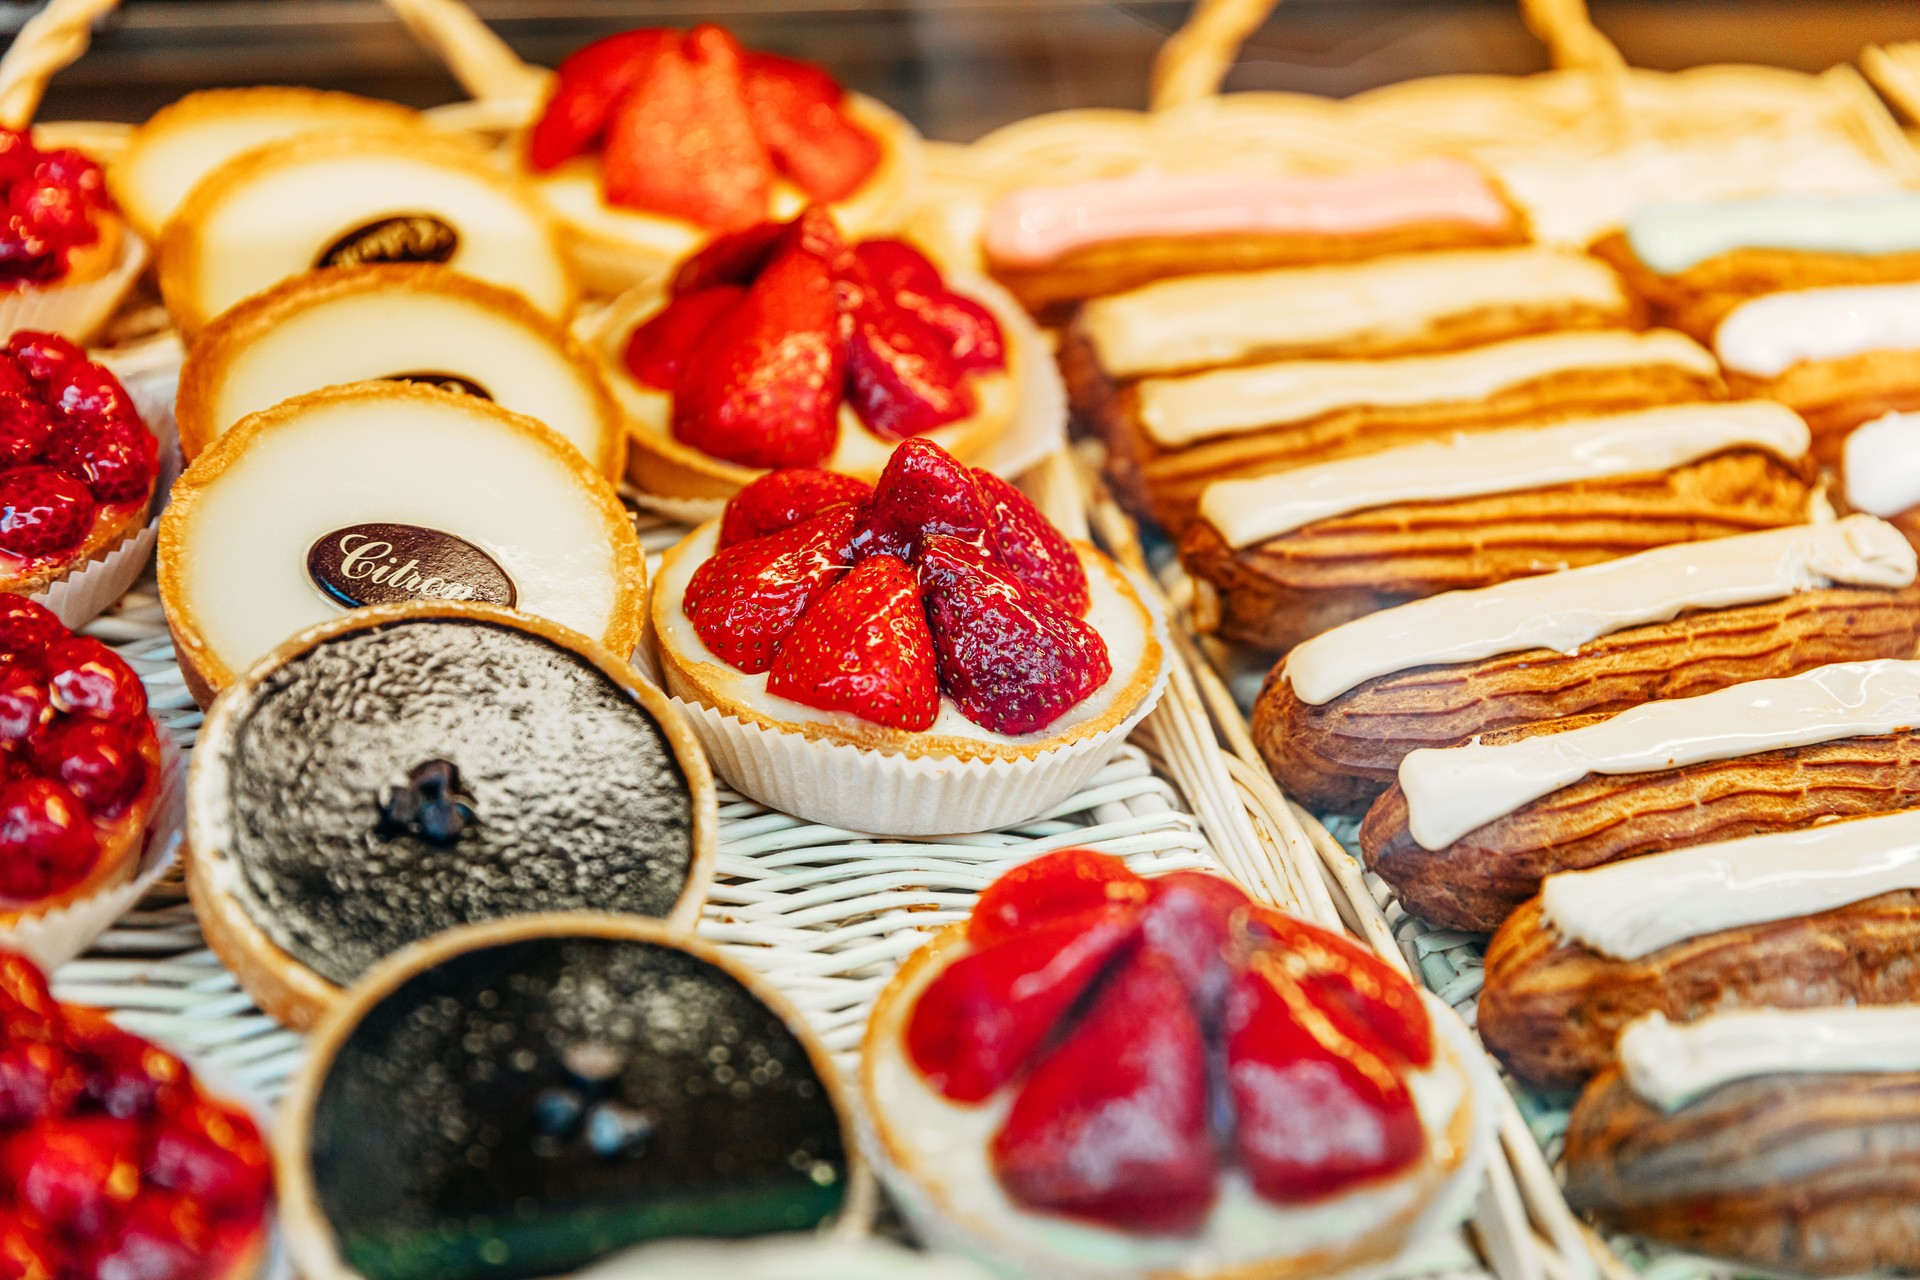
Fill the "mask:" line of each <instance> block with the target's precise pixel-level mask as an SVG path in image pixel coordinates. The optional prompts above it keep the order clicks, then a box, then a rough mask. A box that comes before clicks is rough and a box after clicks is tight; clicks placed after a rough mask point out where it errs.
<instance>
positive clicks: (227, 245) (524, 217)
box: [160, 130, 574, 335]
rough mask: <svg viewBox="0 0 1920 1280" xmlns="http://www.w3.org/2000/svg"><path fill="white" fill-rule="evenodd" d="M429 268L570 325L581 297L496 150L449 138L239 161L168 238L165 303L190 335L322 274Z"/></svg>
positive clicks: (186, 207)
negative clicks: (300, 279)
mask: <svg viewBox="0 0 1920 1280" xmlns="http://www.w3.org/2000/svg"><path fill="white" fill-rule="evenodd" d="M378 262H428V263H439V264H444V265H446V266H448V267H451V268H452V269H453V270H455V271H459V272H461V273H462V274H464V275H469V276H474V277H476V278H478V279H481V280H486V281H489V282H491V283H493V284H497V285H499V286H501V287H503V288H507V289H512V290H514V291H516V292H518V293H520V294H522V295H523V296H525V297H526V299H527V301H528V302H530V303H532V304H533V306H534V307H535V308H536V309H537V310H539V311H540V312H541V313H543V314H545V315H549V316H556V317H558V316H565V315H566V314H567V313H568V312H569V311H570V310H571V309H572V306H573V301H574V286H573V280H572V277H571V276H570V275H569V274H568V271H567V265H566V262H565V260H564V259H563V258H562V256H561V253H560V248H559V244H558V241H557V239H556V237H555V235H554V232H553V228H552V226H551V224H550V222H549V221H548V218H547V216H546V214H545V213H544V212H543V211H542V210H541V209H540V207H539V205H538V204H536V203H535V202H534V200H533V199H532V197H531V196H530V195H529V193H528V192H527V190H526V188H525V187H524V186H523V185H522V184H521V183H519V182H518V181H517V180H515V179H514V178H513V177H512V175H510V174H507V173H504V172H502V171H501V170H500V169H499V168H498V167H497V166H495V165H494V164H493V163H492V162H491V161H489V159H488V157H487V155H486V153H485V152H483V151H480V150H478V149H477V148H475V147H473V146H470V145H467V144H465V143H462V142H459V141H456V140H454V139H452V138H449V137H446V136H444V135H440V134H434V133H429V132H425V131H418V132H415V131H401V130H393V131H387V132H382V133H332V134H311V135H308V136H305V137H296V138H293V139H290V140H288V141H285V142H279V143H275V144H273V145H271V146H268V147H262V148H259V149H256V150H254V151H250V152H245V153H243V154H241V155H239V156H236V157H234V158H233V159H232V160H230V161H228V162H227V163H226V164H223V165H221V166H220V167H219V168H218V169H216V170H214V171H213V172H212V173H210V174H208V175H207V177H206V178H205V179H204V180H202V181H201V182H200V184H199V185H197V186H196V187H194V189H193V193H192V194H191V195H190V196H188V197H187V199H186V201H185V203H183V204H182V205H181V206H180V210H179V212H178V213H177V214H176V215H175V216H174V218H173V220H172V221H171V222H169V223H168V224H167V230H166V233H165V234H164V235H163V236H162V237H161V239H160V293H161V296H162V297H163V298H164V299H165V301H166V304H167V311H168V313H169V314H171V315H172V317H173V320H174V323H175V324H176V325H178V326H179V328H180V330H181V331H182V332H183V333H185V334H188V335H191V334H193V333H194V332H196V331H198V330H199V329H200V328H201V327H202V326H204V325H205V324H206V323H207V322H208V321H209V320H211V319H213V318H214V317H215V316H217V315H219V314H220V313H221V312H222V311H225V310H226V309H227V308H228V307H231V306H232V305H234V304H235V303H236V302H239V301H241V300H242V299H244V298H247V297H251V296H252V295H253V294H256V293H259V292H260V291H261V290H263V289H266V288H268V287H269V286H271V285H274V284H277V283H279V282H280V281H282V280H285V279H286V278H287V277H289V276H294V275H299V274H300V273H302V272H305V271H311V270H314V269H316V268H329V267H343V266H364V265H367V264H370V263H378Z"/></svg>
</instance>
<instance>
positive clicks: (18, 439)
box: [0, 391, 53, 467]
mask: <svg viewBox="0 0 1920 1280" xmlns="http://www.w3.org/2000/svg"><path fill="white" fill-rule="evenodd" d="M52 434H53V414H52V412H51V411H50V410H49V409H48V408H47V406H46V405H45V404H44V403H43V402H42V401H41V400H40V399H39V397H38V396H37V395H36V394H33V393H29V392H22V391H7V392H0V467H17V466H19V465H20V464H22V463H25V462H31V461H32V460H33V459H34V458H36V457H38V456H39V454H40V451H41V450H42V449H44V448H46V447H47V439H48V437H49V436H51V435H52Z"/></svg>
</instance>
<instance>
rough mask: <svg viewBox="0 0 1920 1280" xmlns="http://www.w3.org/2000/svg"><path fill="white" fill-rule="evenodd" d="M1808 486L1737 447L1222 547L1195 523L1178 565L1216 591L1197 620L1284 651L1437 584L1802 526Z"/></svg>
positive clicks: (1797, 472)
mask: <svg viewBox="0 0 1920 1280" xmlns="http://www.w3.org/2000/svg"><path fill="white" fill-rule="evenodd" d="M1812 481H1813V469H1812V466H1811V464H1810V463H1809V462H1807V461H1805V460H1800V461H1796V462H1786V461H1783V460H1781V459H1780V458H1778V457H1776V456H1774V455H1773V454H1771V453H1768V452H1766V451H1764V450H1761V449H1751V448H1738V449H1730V450H1726V451H1724V452H1721V453H1717V454H1713V455H1711V456H1709V457H1706V458H1703V459H1700V460H1699V461H1696V462H1692V463H1688V464H1687V465H1685V466H1680V467H1675V468H1673V469H1671V470H1669V471H1664V472H1659V473H1649V474H1643V475H1634V476H1624V477H1620V478H1618V479H1612V480H1605V481H1584V482H1580V483H1576V484H1569V485H1559V486H1555V487H1552V488H1546V489H1535V490H1529V491H1525V492H1519V493H1504V494H1492V495H1487V496H1482V497H1474V498H1462V499H1455V500H1450V501H1445V502H1421V503H1395V504H1392V505H1389V506H1384V507H1375V508H1373V509H1371V510H1366V511H1359V512H1355V513H1353V514H1350V515H1343V516H1336V517H1332V518H1329V519H1326V520H1318V521H1315V522H1313V523H1311V524H1308V525H1305V526H1303V527H1301V528H1299V529H1295V530H1293V531H1291V532H1289V533H1286V534H1284V535H1282V536H1280V537H1278V538H1273V539H1270V540H1268V541H1266V542H1262V543H1258V544H1256V545H1253V546H1248V547H1240V548H1234V547H1229V546H1228V545H1227V544H1226V543H1225V541H1224V540H1222V538H1221V537H1220V534H1219V533H1218V531H1216V530H1215V529H1214V528H1213V526H1212V525H1210V524H1208V523H1207V522H1206V521H1204V520H1196V521H1194V522H1193V523H1192V524H1190V525H1189V526H1188V528H1187V530H1186V532H1185V533H1184V534H1183V535H1182V536H1181V539H1180V559H1181V561H1182V563H1183V564H1185V566H1186V568H1187V571H1188V572H1189V573H1191V574H1192V575H1193V576H1194V577H1195V578H1197V579H1200V580H1201V581H1202V582H1204V583H1205V584H1207V586H1208V587H1209V588H1210V589H1211V592H1212V595H1213V596H1214V598H1215V601H1216V603H1215V604H1213V606H1212V607H1211V608H1210V609H1209V610H1207V611H1206V612H1205V613H1203V616H1202V618H1201V619H1200V621H1201V624H1202V626H1203V627H1205V628H1206V629H1209V630H1212V631H1215V632H1217V633H1218V634H1219V635H1221V636H1222V637H1223V638H1225V639H1229V640H1236V641H1240V642H1242V643H1245V644H1250V645H1254V646H1257V647H1260V648H1264V649H1273V650H1285V649H1288V648H1291V647H1292V646H1294V645H1296V644H1299V643H1300V642H1301V641H1303V640H1306V639H1309V638H1310V637H1312V636H1316V635H1318V634H1320V633H1321V632H1323V631H1327V630H1330V629H1331V628H1333V627H1336V626H1338V625H1340V624H1341V623H1343V622H1350V621H1352V620H1353V619H1354V618H1358V617H1360V616H1362V615H1364V614H1368V613H1373V612H1375V611H1377V610H1380V609H1385V608H1389V607H1391V606H1393V605H1396V604H1404V603H1406V602H1407V601H1409V600H1417V599H1420V598H1422V597H1425V596H1431V595H1438V594H1439V593H1440V592H1442V591H1453V590H1458V589H1460V588H1463V587H1484V586H1490V585H1492V584H1493V583H1496V582H1504V581H1507V580H1508V579H1511V578H1521V577H1527V576H1529V575H1532V574H1537V573H1549V572H1552V571H1553V570H1556V569H1565V568H1573V567H1576V566H1579V565H1585V564H1595V563H1598V562H1599V561H1602V560H1611V559H1614V558H1616V557H1619V556H1624V555H1630V554H1632V553H1633V552H1636V551H1645V550H1648V549H1649V548H1652V547H1658V546H1665V545H1667V544H1669V543H1674V542H1691V541H1695V540H1698V539H1702V538H1717V537H1724V536H1726V535H1728V534H1735V533H1751V532H1754V531H1755V530H1759V529H1767V528H1774V527H1778V526H1780V525H1787V524H1798V523H1800V522H1801V521H1802V520H1804V519H1805V517H1806V510H1807V502H1808V499H1809V497H1810V496H1811V493H1812ZM1208 615H1211V616H1208Z"/></svg>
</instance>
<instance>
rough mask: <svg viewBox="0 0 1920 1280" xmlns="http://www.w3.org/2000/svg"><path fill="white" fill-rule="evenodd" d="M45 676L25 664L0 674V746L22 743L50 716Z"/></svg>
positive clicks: (51, 710) (51, 699)
mask: <svg viewBox="0 0 1920 1280" xmlns="http://www.w3.org/2000/svg"><path fill="white" fill-rule="evenodd" d="M53 714H54V712H53V691H52V690H51V689H49V688H48V687H47V681H46V676H45V675H44V674H43V673H42V672H40V671H39V670H38V669H37V668H36V667H35V666H33V665H32V664H27V663H10V664H8V666H7V668H6V669H5V670H4V671H0V743H7V744H13V743H24V742H26V741H27V740H28V739H29V738H31V737H33V736H34V735H35V734H36V733H38V732H39V731H40V728H41V726H42V725H44V724H46V723H47V721H48V720H50V719H52V717H53Z"/></svg>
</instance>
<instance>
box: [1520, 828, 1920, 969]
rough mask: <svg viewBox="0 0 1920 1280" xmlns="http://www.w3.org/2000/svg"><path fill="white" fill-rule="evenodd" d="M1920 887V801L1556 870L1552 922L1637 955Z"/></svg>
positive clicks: (1587, 943) (1544, 908)
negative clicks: (1868, 814) (1879, 812)
mask: <svg viewBox="0 0 1920 1280" xmlns="http://www.w3.org/2000/svg"><path fill="white" fill-rule="evenodd" d="M1911 889H1920V810H1914V809H1908V810H1905V811H1904V812H1900V813H1892V814H1887V815H1885V816H1883V817H1876V818H1860V819H1856V820H1853V821H1848V822H1831V823H1826V824H1823V825H1821V826H1816V827H1808V828H1807V829H1805V830H1803V831H1782V832H1777V833H1774V834H1770V835H1762V836H1748V837H1746V838H1745V839H1740V840H1723V841H1720V842H1718V843H1715V844H1703V845H1695V846H1694V847H1693V848H1691V849H1676V850H1674V851H1673V852H1671V853H1657V854H1651V855H1649V856H1647V857H1642V858H1629V859H1627V860H1626V861H1625V862H1615V863H1611V864H1609V865H1607V866H1604V867H1595V868H1593V869H1592V870H1590V871H1567V872H1562V873H1561V874H1559V875H1554V876H1548V877H1547V878H1546V881H1545V883H1543V884H1542V885H1541V888H1540V908H1541V913H1542V914H1543V915H1544V916H1545V918H1546V921H1547V923H1548V924H1549V925H1550V926H1552V927H1553V928H1554V929H1556V930H1558V931H1559V933H1560V935H1561V936H1562V937H1564V938H1566V939H1567V940H1568V941H1569V942H1574V943H1578V944H1579V945H1581V946H1583V947H1586V948H1587V949H1588V950H1590V951H1597V952H1599V953H1600V954H1601V955H1604V956H1612V957H1613V958H1614V959H1616V960H1638V959H1641V958H1642V957H1644V956H1650V955H1652V954H1653V953H1654V952H1656V951H1659V950H1661V949H1662V948H1665V947H1670V946H1672V945H1673V944H1674V943H1676V942H1685V941H1686V940H1688V939H1689V938H1704V937H1706V936H1707V935H1709V934H1714V933H1720V932H1723V931H1724V930H1727V929H1737V928H1740V927H1742V926H1745V925H1755V924H1766V923H1769V922H1771V921H1775V920H1797V919H1799V918H1800V917H1802V916H1811V915H1817V914H1819V913H1820V912H1822V911H1832V910H1834V909H1836V908H1838V907H1844V906H1848V905H1850V904H1852V903H1855V902H1865V901H1866V900H1867V899H1868V898H1877V897H1879V896H1880V895H1881V894H1883V893H1893V892H1896V891H1899V890H1911Z"/></svg>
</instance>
